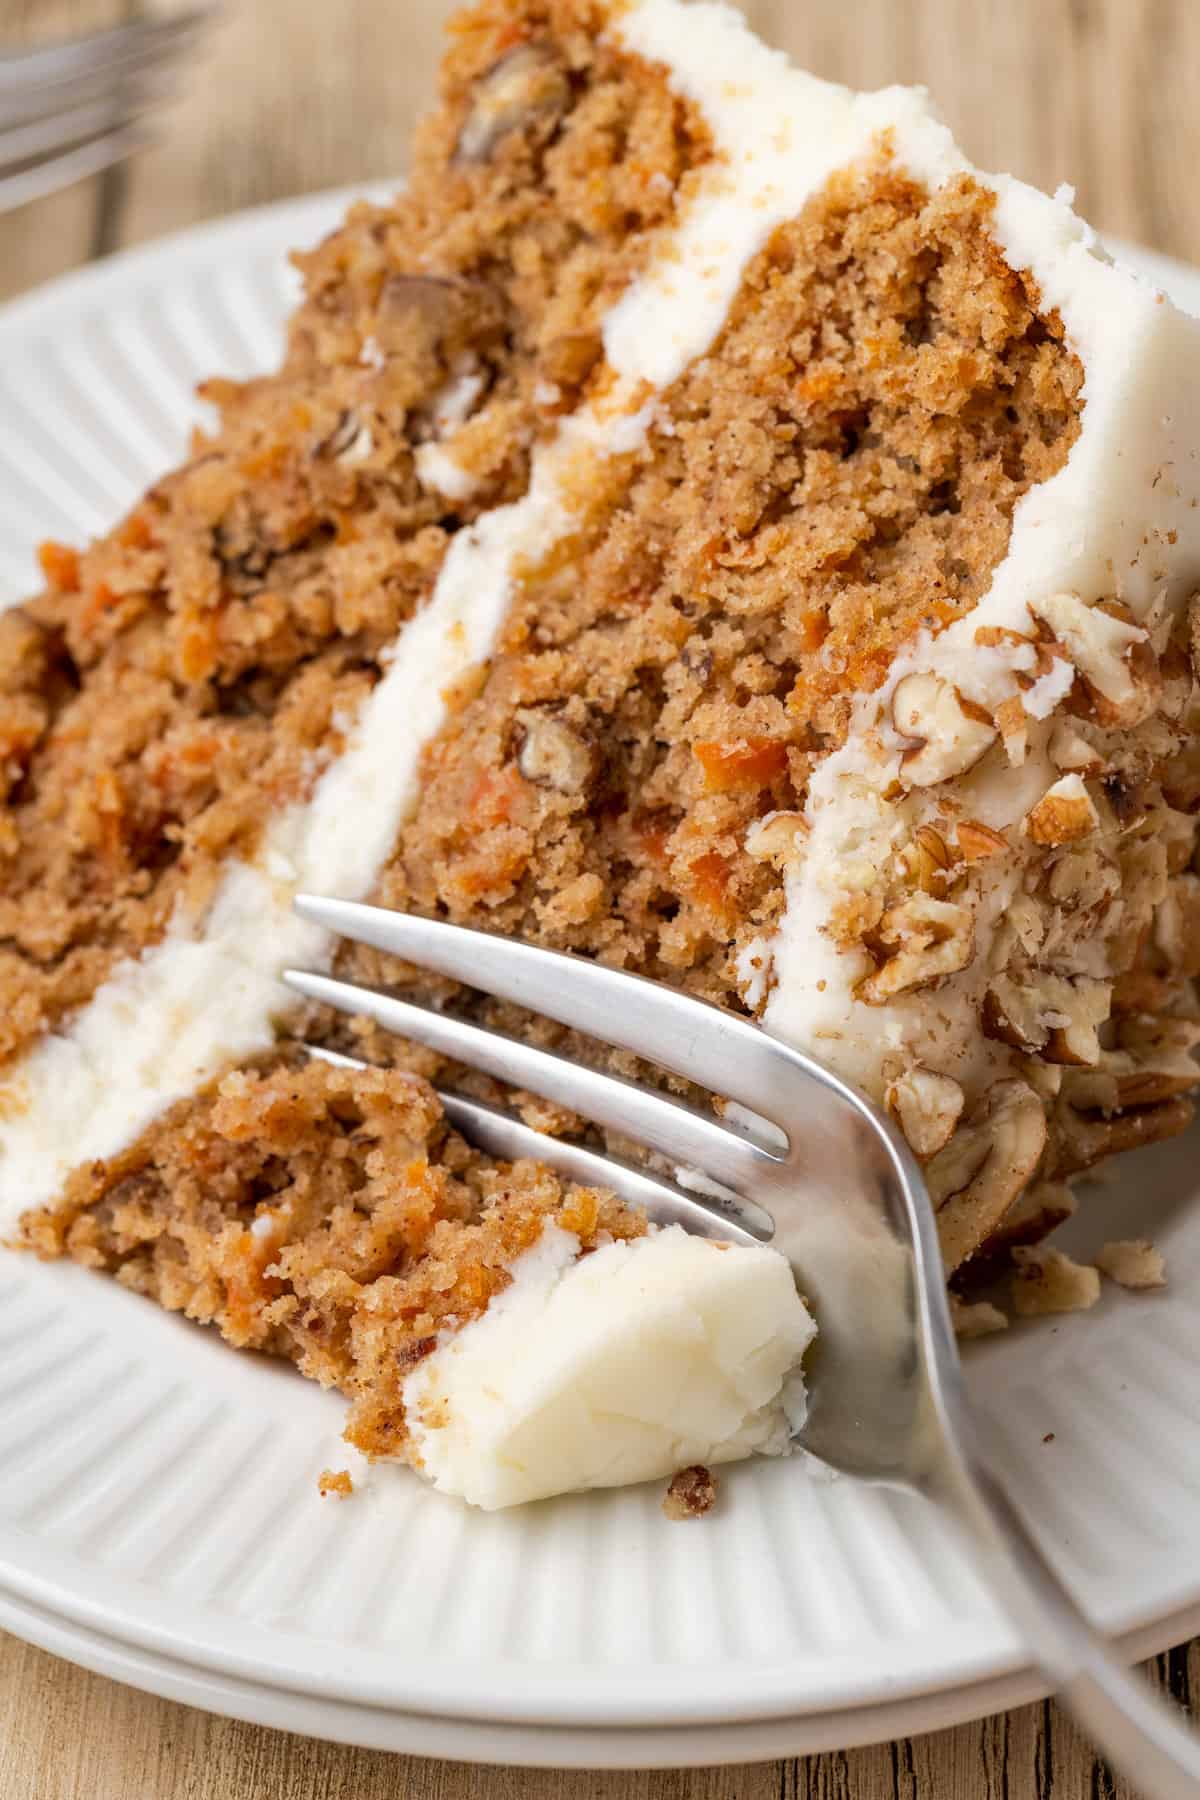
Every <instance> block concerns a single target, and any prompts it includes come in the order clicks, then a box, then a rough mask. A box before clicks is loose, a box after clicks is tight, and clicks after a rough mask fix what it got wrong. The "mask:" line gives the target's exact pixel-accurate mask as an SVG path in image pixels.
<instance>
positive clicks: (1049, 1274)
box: [1012, 1244, 1100, 1319]
mask: <svg viewBox="0 0 1200 1800" xmlns="http://www.w3.org/2000/svg"><path fill="white" fill-rule="evenodd" d="M1013 1261H1014V1263H1015V1264H1016V1273H1015V1274H1014V1276H1013V1281H1012V1299H1013V1307H1014V1310H1015V1311H1016V1312H1017V1313H1018V1315H1019V1316H1020V1317H1021V1318H1026V1319H1031V1318H1038V1317H1040V1316H1043V1315H1046V1314H1052V1313H1069V1312H1086V1311H1087V1309H1088V1308H1089V1307H1091V1306H1095V1304H1096V1302H1097V1300H1099V1298H1100V1271H1099V1269H1095V1268H1093V1267H1092V1266H1091V1265H1090V1264H1088V1263H1077V1262H1073V1261H1072V1259H1071V1258H1070V1257H1069V1256H1068V1255H1067V1254H1066V1252H1065V1251H1063V1250H1056V1249H1054V1248H1053V1246H1052V1245H1049V1244H1026V1245H1021V1246H1019V1247H1018V1248H1017V1249H1016V1250H1014V1251H1013Z"/></svg>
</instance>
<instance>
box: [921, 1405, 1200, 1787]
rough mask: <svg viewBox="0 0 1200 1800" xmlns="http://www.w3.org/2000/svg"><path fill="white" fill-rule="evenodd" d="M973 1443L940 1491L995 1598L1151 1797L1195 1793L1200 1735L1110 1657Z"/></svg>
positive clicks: (1092, 1731)
mask: <svg viewBox="0 0 1200 1800" xmlns="http://www.w3.org/2000/svg"><path fill="white" fill-rule="evenodd" d="M971 1435H972V1437H973V1436H974V1434H973V1433H972V1434H971ZM973 1448H974V1454H971V1453H970V1452H966V1454H965V1455H964V1461H963V1462H962V1463H961V1464H959V1465H958V1466H957V1468H955V1469H954V1471H953V1475H952V1477H951V1480H950V1483H949V1486H950V1490H951V1491H950V1492H949V1493H947V1492H945V1491H944V1490H943V1491H941V1492H940V1493H939V1497H940V1498H942V1499H943V1500H949V1501H950V1503H951V1506H952V1510H953V1511H954V1512H955V1514H956V1515H957V1517H958V1519H959V1521H960V1523H962V1524H963V1525H964V1526H965V1527H966V1529H967V1531H968V1532H969V1533H970V1535H971V1537H972V1538H973V1539H974V1540H975V1542H976V1544H977V1545H978V1547H979V1549H980V1550H982V1551H983V1552H984V1563H985V1568H986V1570H987V1571H988V1572H989V1573H990V1575H991V1578H992V1587H993V1591H994V1593H995V1596H996V1598H997V1600H998V1601H999V1602H1000V1604H1001V1605H1002V1606H1003V1607H1004V1610H1005V1611H1006V1612H1007V1613H1008V1614H1009V1615H1010V1617H1011V1618H1012V1619H1013V1621H1014V1623H1016V1624H1017V1625H1019V1626H1020V1627H1021V1629H1022V1631H1023V1632H1024V1634H1025V1636H1026V1638H1027V1640H1028V1642H1029V1644H1030V1646H1031V1648H1032V1649H1033V1652H1034V1655H1035V1656H1036V1658H1037V1662H1038V1664H1039V1666H1040V1668H1041V1669H1042V1670H1043V1672H1044V1673H1045V1674H1046V1676H1047V1677H1048V1678H1049V1679H1050V1680H1051V1681H1052V1682H1053V1684H1054V1686H1055V1689H1056V1690H1057V1693H1058V1697H1059V1699H1060V1700H1061V1701H1062V1703H1063V1705H1065V1706H1066V1707H1067V1708H1068V1710H1069V1711H1070V1712H1071V1713H1073V1714H1074V1716H1075V1718H1076V1719H1077V1720H1078V1721H1079V1723H1080V1724H1081V1725H1082V1726H1083V1727H1084V1729H1085V1730H1086V1731H1087V1732H1088V1734H1089V1736H1090V1737H1091V1738H1092V1739H1093V1740H1094V1742H1095V1743H1096V1744H1097V1746H1098V1747H1099V1748H1100V1749H1101V1750H1102V1751H1103V1752H1104V1754H1105V1755H1106V1756H1107V1757H1108V1758H1109V1760H1110V1761H1111V1762H1112V1764H1113V1766H1114V1768H1116V1769H1118V1770H1120V1772H1121V1773H1122V1774H1123V1775H1125V1776H1126V1778H1127V1779H1128V1780H1129V1781H1131V1782H1132V1783H1133V1784H1134V1786H1135V1788H1136V1789H1137V1791H1138V1792H1139V1793H1141V1794H1144V1795H1145V1796H1146V1800H1197V1797H1198V1796H1200V1734H1197V1732H1196V1731H1195V1730H1194V1729H1193V1728H1192V1727H1191V1726H1190V1724H1189V1723H1188V1722H1187V1719H1186V1716H1185V1715H1184V1714H1182V1713H1180V1712H1176V1711H1175V1710H1174V1709H1173V1708H1172V1707H1170V1706H1169V1705H1168V1704H1167V1703H1165V1702H1163V1701H1161V1700H1159V1699H1158V1697H1157V1696H1156V1695H1155V1694H1154V1693H1153V1691H1152V1690H1151V1689H1150V1688H1149V1687H1148V1686H1147V1685H1146V1683H1145V1682H1144V1681H1143V1680H1142V1679H1141V1678H1140V1677H1139V1676H1138V1675H1136V1674H1135V1673H1134V1672H1133V1671H1132V1670H1131V1669H1129V1668H1127V1667H1126V1666H1125V1665H1124V1664H1123V1663H1122V1662H1120V1661H1119V1659H1118V1658H1117V1657H1116V1656H1115V1655H1114V1654H1113V1651H1112V1649H1111V1647H1110V1646H1109V1644H1108V1643H1107V1642H1106V1641H1105V1639H1104V1638H1102V1637H1101V1636H1100V1634H1099V1633H1098V1632H1097V1631H1096V1630H1095V1629H1094V1627H1093V1626H1092V1625H1091V1624H1090V1622H1089V1621H1088V1619H1087V1618H1086V1617H1085V1615H1084V1614H1083V1613H1082V1612H1081V1611H1080V1609H1079V1607H1078V1605H1077V1604H1076V1602H1075V1600H1074V1598H1073V1597H1072V1595H1071V1594H1070V1592H1069V1591H1068V1590H1067V1588H1066V1587H1065V1586H1064V1585H1063V1582H1062V1580H1061V1578H1060V1577H1059V1575H1058V1574H1057V1573H1056V1571H1055V1570H1054V1568H1053V1567H1052V1565H1051V1564H1050V1563H1049V1562H1048V1561H1047V1559H1046V1557H1045V1556H1044V1555H1043V1553H1042V1550H1041V1548H1040V1546H1039V1545H1038V1543H1037V1540H1036V1539H1035V1538H1034V1536H1033V1534H1032V1532H1031V1531H1030V1530H1029V1528H1028V1526H1027V1525H1026V1523H1025V1521H1024V1518H1023V1517H1022V1515H1021V1513H1020V1511H1019V1510H1018V1508H1017V1506H1016V1504H1015V1503H1014V1502H1013V1500H1012V1499H1011V1498H1010V1496H1009V1494H1008V1491H1007V1489H1006V1487H1005V1485H1004V1484H1003V1482H1002V1481H1001V1479H1000V1478H999V1476H998V1475H997V1474H996V1473H995V1472H994V1471H993V1470H992V1469H991V1467H990V1466H989V1464H988V1461H987V1459H986V1456H985V1455H984V1454H983V1452H982V1446H979V1445H978V1444H976V1445H975V1446H974V1447H973Z"/></svg>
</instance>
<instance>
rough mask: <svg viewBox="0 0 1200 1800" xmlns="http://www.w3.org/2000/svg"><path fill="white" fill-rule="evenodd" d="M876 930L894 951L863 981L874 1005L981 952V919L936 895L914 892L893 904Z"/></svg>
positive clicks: (861, 989)
mask: <svg viewBox="0 0 1200 1800" xmlns="http://www.w3.org/2000/svg"><path fill="white" fill-rule="evenodd" d="M875 935H876V937H877V939H878V942H879V944H880V945H881V947H882V949H883V950H884V951H885V952H887V953H889V954H887V955H886V960H885V961H884V962H883V964H882V965H881V966H880V967H879V968H878V969H876V970H875V972H874V973H873V974H871V975H868V976H867V977H866V979H865V980H864V981H862V982H860V983H859V986H858V990H857V992H858V997H859V999H860V1000H864V1001H866V1003H867V1005H868V1006H883V1005H884V1004H885V1003H886V1002H887V1001H888V1000H890V999H892V998H893V997H894V996H895V995H896V994H903V993H907V992H908V991H909V990H910V989H912V988H919V987H927V986H928V985H929V983H930V982H934V981H938V980H940V979H941V977H942V976H944V975H953V974H955V973H956V972H957V971H958V970H959V969H965V968H966V967H967V965H968V964H969V963H970V961H971V958H972V957H973V956H974V954H975V921H974V919H973V917H972V915H971V912H970V910H969V908H967V907H965V906H958V905H955V904H954V903H952V902H951V901H948V900H936V899H934V897H933V896H932V895H931V894H921V893H917V894H913V895H911V896H910V897H909V898H908V899H907V900H902V901H901V902H900V904H899V905H898V906H892V907H889V908H888V910H887V911H886V912H885V913H884V915H883V917H882V918H881V919H880V921H879V924H878V926H877V928H876V934H875Z"/></svg>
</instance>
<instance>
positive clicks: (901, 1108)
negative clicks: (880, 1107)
mask: <svg viewBox="0 0 1200 1800" xmlns="http://www.w3.org/2000/svg"><path fill="white" fill-rule="evenodd" d="M887 1106H888V1111H889V1112H891V1113H894V1114H895V1116H896V1119H897V1120H898V1122H899V1125H900V1129H901V1131H902V1132H903V1133H904V1135H905V1137H906V1138H907V1140H908V1142H909V1144H910V1146H911V1148H912V1149H913V1151H914V1152H915V1154H916V1155H917V1156H920V1157H922V1158H924V1157H928V1156H933V1155H934V1154H935V1153H936V1152H937V1151H938V1150H940V1149H941V1148H942V1145H943V1144H945V1143H948V1142H949V1139H950V1136H951V1133H952V1132H953V1130H954V1127H955V1126H956V1125H957V1124H958V1121H959V1116H960V1115H961V1113H962V1109H963V1091H962V1089H961V1087H959V1085H958V1083H957V1081H955V1080H954V1079H953V1078H952V1077H951V1076H949V1075H939V1074H937V1072H936V1071H935V1070H933V1069H922V1068H914V1069H906V1070H905V1072H904V1074H903V1075H900V1076H898V1077H897V1078H896V1080H895V1081H893V1082H892V1084H891V1086H890V1087H889V1089H888V1092H887Z"/></svg>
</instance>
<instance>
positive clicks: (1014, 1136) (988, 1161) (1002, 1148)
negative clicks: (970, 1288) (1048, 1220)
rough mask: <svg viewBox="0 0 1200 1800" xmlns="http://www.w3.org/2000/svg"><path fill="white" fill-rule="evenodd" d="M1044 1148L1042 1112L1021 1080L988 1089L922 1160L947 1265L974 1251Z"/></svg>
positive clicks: (1031, 1170) (963, 1260)
mask: <svg viewBox="0 0 1200 1800" xmlns="http://www.w3.org/2000/svg"><path fill="white" fill-rule="evenodd" d="M1045 1146H1046V1114H1045V1111H1044V1109H1043V1107H1042V1103H1041V1101H1040V1100H1039V1099H1038V1097H1037V1095H1036V1094H1035V1093H1034V1091H1033V1089H1032V1088H1031V1087H1030V1086H1029V1085H1028V1084H1027V1083H1026V1082H1024V1081H1017V1080H1009V1081H998V1082H995V1083H994V1084H993V1086H992V1087H990V1088H989V1089H988V1091H987V1093H986V1094H984V1096H983V1097H982V1099H981V1100H980V1101H979V1103H978V1104H977V1105H976V1106H975V1107H974V1108H973V1109H972V1111H971V1113H970V1115H969V1117H968V1118H967V1119H966V1120H965V1121H964V1122H963V1123H962V1124H960V1126H959V1128H958V1130H957V1131H956V1132H955V1134H954V1136H953V1137H952V1138H951V1139H950V1142H949V1143H948V1144H947V1145H946V1146H945V1148H944V1149H942V1150H939V1151H938V1153H937V1155H936V1156H935V1157H933V1159H932V1160H931V1161H930V1162H929V1163H927V1164H926V1168H925V1179H926V1181H927V1183H928V1185H929V1192H930V1195H931V1197H932V1199H933V1203H934V1206H935V1208H936V1210H937V1215H938V1236H939V1237H940V1239H941V1245H942V1256H943V1257H944V1259H945V1262H946V1266H947V1268H948V1269H956V1268H958V1267H959V1265H960V1264H962V1263H964V1262H965V1261H966V1260H967V1258H968V1257H969V1256H971V1255H973V1254H974V1252H975V1251H976V1250H977V1249H978V1248H979V1246H980V1245H981V1244H982V1243H983V1242H984V1240H985V1239H986V1238H988V1237H989V1236H990V1235H991V1233H992V1232H993V1231H994V1230H995V1229H996V1226H997V1225H998V1224H999V1223H1000V1221H1001V1220H1002V1219H1003V1218H1004V1216H1005V1214H1006V1213H1007V1212H1008V1209H1009V1207H1010V1206H1011V1205H1012V1203H1013V1201H1014V1200H1015V1199H1016V1198H1017V1195H1018V1194H1019V1193H1020V1192H1021V1190H1022V1188H1024V1187H1025V1185H1026V1183H1027V1182H1028V1181H1029V1179H1030V1177H1031V1175H1032V1174H1033V1172H1034V1170H1035V1169H1036V1168H1037V1166H1038V1163H1039V1161H1040V1160H1041V1156H1042V1151H1043V1150H1044V1149H1045Z"/></svg>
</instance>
